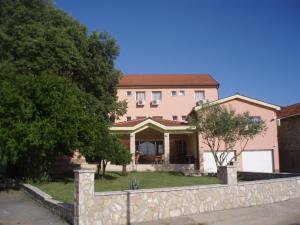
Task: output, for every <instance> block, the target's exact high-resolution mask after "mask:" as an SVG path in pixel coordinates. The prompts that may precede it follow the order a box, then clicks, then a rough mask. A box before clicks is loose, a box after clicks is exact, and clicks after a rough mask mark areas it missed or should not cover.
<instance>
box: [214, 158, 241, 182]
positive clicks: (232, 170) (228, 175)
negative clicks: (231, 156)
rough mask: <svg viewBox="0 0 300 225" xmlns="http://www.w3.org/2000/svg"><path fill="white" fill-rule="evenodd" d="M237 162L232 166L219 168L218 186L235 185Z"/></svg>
mask: <svg viewBox="0 0 300 225" xmlns="http://www.w3.org/2000/svg"><path fill="white" fill-rule="evenodd" d="M237 168H238V165H237V162H234V163H233V164H232V165H227V166H219V173H218V178H219V184H228V185H237Z"/></svg>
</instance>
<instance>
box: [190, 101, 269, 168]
mask: <svg viewBox="0 0 300 225" xmlns="http://www.w3.org/2000/svg"><path fill="white" fill-rule="evenodd" d="M190 122H191V124H193V125H194V126H196V129H197V131H198V132H199V133H200V134H201V141H202V142H203V143H204V144H205V145H207V146H208V147H209V149H210V151H211V152H212V154H213V157H214V160H215V163H216V166H217V168H218V167H219V166H222V165H224V164H225V163H226V160H227V164H229V163H230V162H232V161H233V160H234V159H235V158H236V157H237V156H239V155H240V154H241V153H242V152H243V151H244V150H245V148H246V146H247V144H248V142H249V140H252V139H253V138H254V137H255V136H256V135H258V134H262V133H264V132H265V131H266V125H265V122H264V121H263V120H260V119H257V120H254V119H253V117H251V116H250V114H249V112H244V113H242V114H238V113H236V112H235V111H234V110H233V109H230V108H226V107H224V106H221V105H219V104H213V103H205V104H203V105H202V106H201V107H200V109H199V110H197V111H195V112H194V113H193V115H192V116H191V117H190ZM236 148H239V151H238V152H236V155H235V156H233V157H231V158H229V153H230V152H231V151H234V150H236Z"/></svg>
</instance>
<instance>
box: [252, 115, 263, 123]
mask: <svg viewBox="0 0 300 225" xmlns="http://www.w3.org/2000/svg"><path fill="white" fill-rule="evenodd" d="M250 118H251V121H252V122H254V123H258V122H260V121H261V117H260V116H251V117H250Z"/></svg>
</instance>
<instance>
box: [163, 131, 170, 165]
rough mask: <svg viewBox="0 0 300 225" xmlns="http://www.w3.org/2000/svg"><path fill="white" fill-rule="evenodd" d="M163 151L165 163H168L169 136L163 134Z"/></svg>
mask: <svg viewBox="0 0 300 225" xmlns="http://www.w3.org/2000/svg"><path fill="white" fill-rule="evenodd" d="M164 150H165V154H164V156H165V163H166V164H169V163H170V134H169V133H164Z"/></svg>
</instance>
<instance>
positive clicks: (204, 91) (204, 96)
mask: <svg viewBox="0 0 300 225" xmlns="http://www.w3.org/2000/svg"><path fill="white" fill-rule="evenodd" d="M197 92H202V93H203V99H196V93H197ZM194 99H195V101H196V102H198V101H201V100H205V91H202V90H196V91H194Z"/></svg>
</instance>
